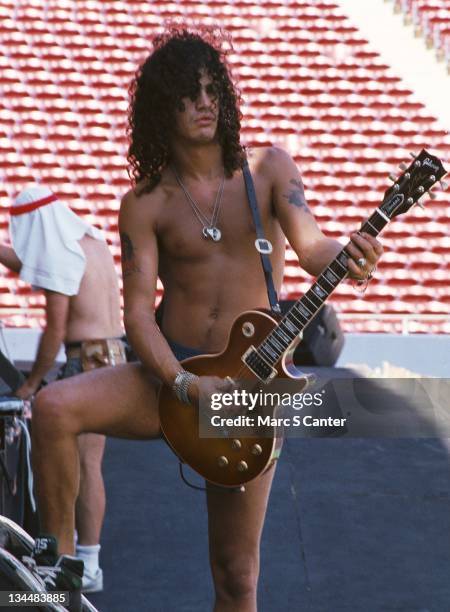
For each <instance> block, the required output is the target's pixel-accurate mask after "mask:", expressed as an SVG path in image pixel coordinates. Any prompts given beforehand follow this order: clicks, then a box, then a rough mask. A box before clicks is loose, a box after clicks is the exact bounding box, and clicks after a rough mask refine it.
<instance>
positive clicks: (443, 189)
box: [439, 181, 448, 191]
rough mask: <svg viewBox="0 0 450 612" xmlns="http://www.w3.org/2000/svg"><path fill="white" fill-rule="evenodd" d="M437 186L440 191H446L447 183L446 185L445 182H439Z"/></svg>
mask: <svg viewBox="0 0 450 612" xmlns="http://www.w3.org/2000/svg"><path fill="white" fill-rule="evenodd" d="M439 184H440V186H441V189H442V191H447V189H448V183H446V182H445V181H439Z"/></svg>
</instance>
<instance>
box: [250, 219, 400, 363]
mask: <svg viewBox="0 0 450 612" xmlns="http://www.w3.org/2000/svg"><path fill="white" fill-rule="evenodd" d="M389 221H390V219H389V217H387V216H386V215H385V214H384V213H383V212H382V211H381V210H380V209H379V208H377V209H376V210H375V211H374V213H373V214H372V216H371V217H370V218H369V219H368V220H367V221H366V222H365V223H364V224H363V225H362V227H361V231H362V232H366V233H367V234H370V235H371V236H374V237H375V236H378V234H379V233H380V232H381V230H382V229H383V228H384V227H385V226H386V225H387V223H388V222H389ZM347 246H348V245H347ZM347 246H345V247H344V248H343V249H342V251H340V253H339V254H338V255H337V256H336V257H335V258H334V259H333V261H332V262H331V263H330V264H329V265H328V266H327V267H326V268H325V269H324V270H323V271H322V272H321V274H320V275H319V276H318V278H317V279H316V281H315V282H314V284H313V285H311V287H310V288H309V289H308V291H307V292H306V293H305V294H304V295H303V296H302V297H301V298H300V299H298V300H297V301H296V302H295V304H294V305H293V306H292V307H291V308H290V309H289V311H288V312H287V313H286V314H285V315H284V317H283V318H282V319H281V321H280V322H279V324H278V325H277V327H275V329H274V330H273V331H272V332H271V333H270V334H269V335H268V336H267V338H265V340H264V341H263V342H262V343H261V344H260V345H259V346H258V348H257V351H258V353H259V354H260V355H261V356H262V357H263V359H264V360H265V361H266V362H267V363H269V365H271V366H275V364H276V363H277V362H278V361H279V360H280V359H281V357H282V356H283V355H284V353H285V352H286V351H287V349H288V348H289V346H290V345H291V344H292V342H293V341H294V340H295V339H296V338H297V337H298V336H299V335H300V334H301V332H302V331H303V329H304V328H305V327H306V326H307V325H308V323H309V322H310V321H311V320H312V319H313V318H314V317H315V316H316V314H317V313H318V312H319V310H320V309H321V308H322V306H323V305H324V304H325V302H326V300H327V299H328V297H329V296H330V295H331V294H332V293H333V291H334V290H335V289H336V287H337V286H338V285H339V283H340V282H341V281H343V280H344V278H345V277H346V276H347V274H348V269H347V262H348V259H349V257H350V254H349V253H348V251H347Z"/></svg>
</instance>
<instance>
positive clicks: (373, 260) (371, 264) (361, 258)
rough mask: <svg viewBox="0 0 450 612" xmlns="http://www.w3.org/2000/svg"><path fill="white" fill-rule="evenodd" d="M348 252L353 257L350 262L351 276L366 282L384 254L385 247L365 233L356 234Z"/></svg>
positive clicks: (352, 236) (353, 235)
mask: <svg viewBox="0 0 450 612" xmlns="http://www.w3.org/2000/svg"><path fill="white" fill-rule="evenodd" d="M350 238H351V242H350V243H349V244H348V245H347V247H346V250H347V252H348V253H349V254H350V255H351V259H349V260H348V270H349V276H350V277H351V278H354V279H356V280H365V279H366V278H367V277H368V276H369V275H370V274H371V272H372V271H373V269H374V268H375V266H376V264H377V262H378V260H379V259H380V257H381V255H382V254H383V247H382V246H381V243H380V242H378V240H377V239H376V238H374V237H373V236H371V235H370V234H366V233H365V232H354V233H353V234H352V235H351V236H350Z"/></svg>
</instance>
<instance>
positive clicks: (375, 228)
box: [367, 220, 378, 234]
mask: <svg viewBox="0 0 450 612" xmlns="http://www.w3.org/2000/svg"><path fill="white" fill-rule="evenodd" d="M367 224H368V225H370V227H373V229H374V230H375V231H376V233H377V234H378V228H377V227H375V226H374V225H372V223H371V222H370V220H369V221H367Z"/></svg>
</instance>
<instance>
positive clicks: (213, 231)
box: [203, 227, 222, 242]
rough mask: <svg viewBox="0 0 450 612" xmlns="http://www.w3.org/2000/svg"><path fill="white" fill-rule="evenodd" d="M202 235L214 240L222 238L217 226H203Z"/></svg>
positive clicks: (217, 240)
mask: <svg viewBox="0 0 450 612" xmlns="http://www.w3.org/2000/svg"><path fill="white" fill-rule="evenodd" d="M203 236H204V237H205V238H211V240H214V242H219V240H220V239H221V238H222V232H221V231H220V229H219V228H218V227H204V228H203Z"/></svg>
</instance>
